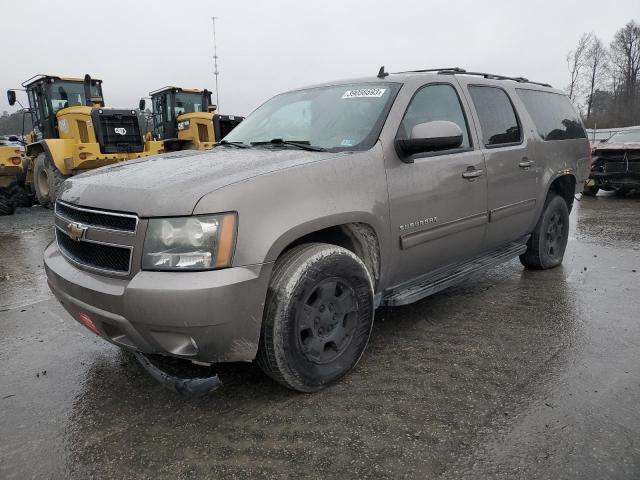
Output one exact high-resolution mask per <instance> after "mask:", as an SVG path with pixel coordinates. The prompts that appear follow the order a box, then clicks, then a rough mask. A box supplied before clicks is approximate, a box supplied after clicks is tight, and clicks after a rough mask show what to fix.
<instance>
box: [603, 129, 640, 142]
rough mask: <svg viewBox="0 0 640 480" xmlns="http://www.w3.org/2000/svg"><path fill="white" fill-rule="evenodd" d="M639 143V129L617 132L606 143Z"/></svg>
mask: <svg viewBox="0 0 640 480" xmlns="http://www.w3.org/2000/svg"><path fill="white" fill-rule="evenodd" d="M632 142H638V143H640V130H627V131H626V132H618V133H616V134H615V135H613V136H612V137H611V138H610V139H609V140H607V143H632Z"/></svg>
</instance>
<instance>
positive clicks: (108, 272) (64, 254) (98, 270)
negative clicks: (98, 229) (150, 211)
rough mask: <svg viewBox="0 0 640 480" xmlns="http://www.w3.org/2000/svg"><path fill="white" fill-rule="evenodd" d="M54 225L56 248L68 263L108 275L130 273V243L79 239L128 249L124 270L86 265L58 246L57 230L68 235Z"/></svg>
mask: <svg viewBox="0 0 640 480" xmlns="http://www.w3.org/2000/svg"><path fill="white" fill-rule="evenodd" d="M55 227H56V245H57V246H58V250H60V253H61V254H62V255H63V256H64V258H66V259H67V260H68V261H69V262H70V263H72V264H74V265H76V266H78V267H81V268H83V269H86V270H91V271H94V272H99V273H107V274H109V275H118V276H122V277H125V276H128V275H130V274H131V264H132V263H133V246H130V245H118V244H115V243H107V242H98V241H95V240H86V239H82V240H79V241H78V243H82V242H84V243H95V244H97V245H105V246H107V247H117V248H124V249H127V250H129V267H128V269H127V271H126V272H124V271H122V270H110V269H108V268H100V267H94V266H92V265H87V264H86V263H82V262H78V261H77V260H75V259H73V258H71V257H70V255H69V254H67V252H66V251H65V250H64V248H62V247H60V242H58V232H60V233H62V234H63V235H66V236H67V237H69V235H67V234H66V233H65V232H64V230H62V229H61V228H60V227H59V226H57V225H56V226H55ZM69 239H71V241H75V240H73V239H72V238H71V237H69Z"/></svg>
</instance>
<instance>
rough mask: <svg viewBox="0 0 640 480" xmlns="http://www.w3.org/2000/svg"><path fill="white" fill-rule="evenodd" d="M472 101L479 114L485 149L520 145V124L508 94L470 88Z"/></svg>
mask: <svg viewBox="0 0 640 480" xmlns="http://www.w3.org/2000/svg"><path fill="white" fill-rule="evenodd" d="M469 93H470V94H471V100H473V105H474V106H475V108H476V112H477V113H478V119H479V120H480V129H481V130H482V141H483V143H484V146H485V147H496V146H500V145H505V144H513V143H519V142H520V140H521V134H520V123H519V122H518V117H517V116H516V112H515V110H514V109H513V105H512V104H511V100H510V99H509V97H508V96H507V93H506V92H505V91H504V90H502V89H501V88H496V87H485V86H472V87H469Z"/></svg>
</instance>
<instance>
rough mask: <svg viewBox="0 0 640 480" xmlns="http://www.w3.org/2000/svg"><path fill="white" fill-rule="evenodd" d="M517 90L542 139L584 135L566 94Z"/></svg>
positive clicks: (559, 138) (583, 136)
mask: <svg viewBox="0 0 640 480" xmlns="http://www.w3.org/2000/svg"><path fill="white" fill-rule="evenodd" d="M517 92H518V96H519V97H520V99H521V100H522V103H524V106H525V107H526V109H527V112H529V115H531V118H532V120H533V123H535V125H536V128H537V129H538V134H539V135H540V136H541V137H542V139H543V140H569V139H572V138H585V137H586V134H585V131H584V128H582V123H581V122H580V117H578V114H577V113H576V111H575V109H574V108H573V105H571V102H570V101H569V98H568V97H567V96H565V95H561V94H559V93H550V92H541V91H538V90H525V89H521V88H518V89H517Z"/></svg>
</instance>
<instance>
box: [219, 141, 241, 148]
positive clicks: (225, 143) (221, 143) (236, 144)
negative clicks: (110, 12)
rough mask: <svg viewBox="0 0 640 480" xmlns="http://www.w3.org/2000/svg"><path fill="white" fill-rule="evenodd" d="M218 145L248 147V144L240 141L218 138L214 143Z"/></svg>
mask: <svg viewBox="0 0 640 480" xmlns="http://www.w3.org/2000/svg"><path fill="white" fill-rule="evenodd" d="M218 145H223V146H225V147H237V148H249V145H246V144H244V143H242V142H228V141H227V140H220V141H219V142H218V143H216V144H215V146H216V147H217V146H218Z"/></svg>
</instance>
